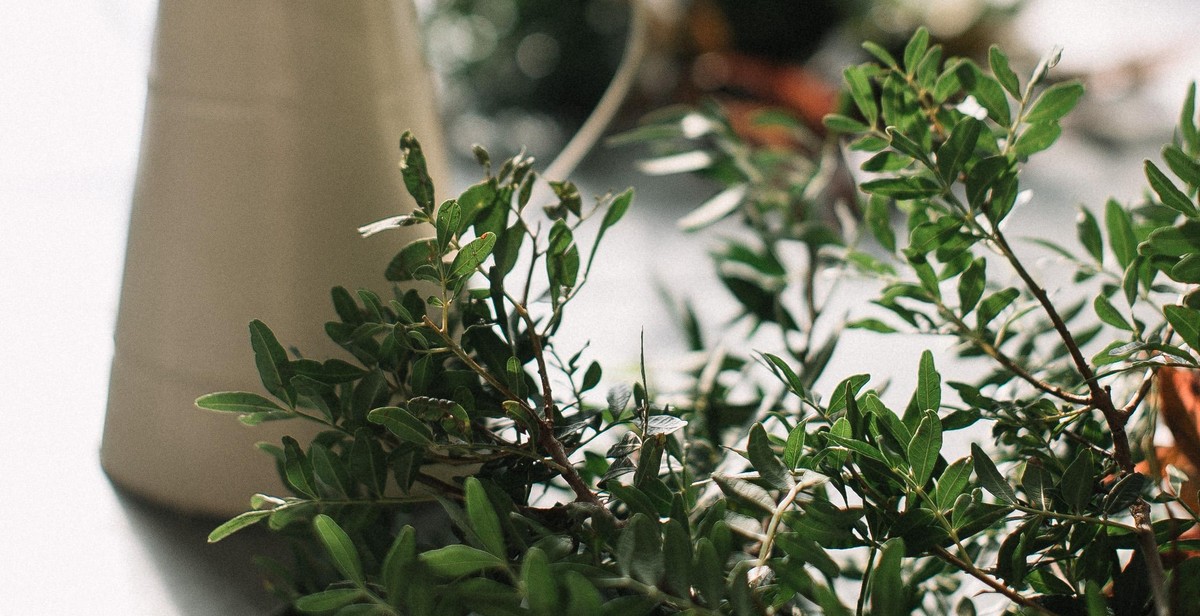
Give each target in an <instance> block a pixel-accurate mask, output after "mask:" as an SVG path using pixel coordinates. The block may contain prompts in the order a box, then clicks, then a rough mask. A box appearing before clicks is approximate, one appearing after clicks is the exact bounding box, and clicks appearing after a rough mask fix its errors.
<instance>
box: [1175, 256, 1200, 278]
mask: <svg viewBox="0 0 1200 616" xmlns="http://www.w3.org/2000/svg"><path fill="white" fill-rule="evenodd" d="M1167 275H1168V276H1170V277H1171V279H1172V280H1175V281H1178V282H1185V283H1188V284H1200V254H1197V253H1193V254H1190V255H1187V256H1185V257H1183V258H1182V259H1180V260H1179V262H1178V263H1176V264H1175V265H1172V266H1171V271H1169V272H1167Z"/></svg>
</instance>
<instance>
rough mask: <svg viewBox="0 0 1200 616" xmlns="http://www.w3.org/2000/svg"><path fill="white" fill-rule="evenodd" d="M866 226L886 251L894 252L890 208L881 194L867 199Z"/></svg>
mask: <svg viewBox="0 0 1200 616" xmlns="http://www.w3.org/2000/svg"><path fill="white" fill-rule="evenodd" d="M866 218H867V226H868V227H870V229H871V234H872V235H874V236H875V239H876V240H878V241H879V245H880V246H883V247H884V248H886V249H887V251H888V252H896V233H895V231H893V230H892V215H891V208H890V206H889V205H888V201H887V199H885V198H884V197H883V196H881V195H871V197H870V198H869V199H868V200H867V214H866Z"/></svg>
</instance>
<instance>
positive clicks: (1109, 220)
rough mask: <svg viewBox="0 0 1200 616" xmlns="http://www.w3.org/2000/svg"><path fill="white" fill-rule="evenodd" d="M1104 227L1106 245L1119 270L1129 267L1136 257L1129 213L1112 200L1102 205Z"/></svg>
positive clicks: (1135, 244)
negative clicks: (1119, 266)
mask: <svg viewBox="0 0 1200 616" xmlns="http://www.w3.org/2000/svg"><path fill="white" fill-rule="evenodd" d="M1104 226H1105V227H1107V229H1108V245H1109V246H1111V247H1112V251H1113V254H1114V255H1116V257H1117V263H1119V264H1120V265H1121V269H1125V268H1126V267H1128V266H1129V263H1130V262H1131V261H1133V258H1134V257H1135V256H1137V238H1136V237H1135V236H1134V234H1133V222H1132V220H1130V217H1129V212H1127V211H1125V208H1123V207H1121V204H1120V203H1117V202H1116V201H1115V200H1113V199H1109V200H1108V203H1106V204H1105V205H1104Z"/></svg>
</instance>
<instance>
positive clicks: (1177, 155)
mask: <svg viewBox="0 0 1200 616" xmlns="http://www.w3.org/2000/svg"><path fill="white" fill-rule="evenodd" d="M1162 155H1163V160H1165V161H1167V166H1168V167H1170V168H1171V172H1172V173H1174V174H1175V177H1177V178H1179V179H1181V180H1183V182H1184V183H1185V184H1187V185H1188V186H1191V187H1193V188H1195V187H1198V186H1200V162H1196V159H1194V158H1192V157H1191V156H1188V155H1187V154H1185V153H1184V151H1183V150H1180V149H1179V148H1178V147H1176V146H1173V145H1168V146H1167V147H1165V148H1163V151H1162Z"/></svg>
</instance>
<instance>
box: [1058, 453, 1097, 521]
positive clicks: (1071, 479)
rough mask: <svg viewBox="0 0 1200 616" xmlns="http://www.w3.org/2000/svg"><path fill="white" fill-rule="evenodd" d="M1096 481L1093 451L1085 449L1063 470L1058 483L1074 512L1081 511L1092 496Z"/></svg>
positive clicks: (1064, 498) (1061, 493)
mask: <svg viewBox="0 0 1200 616" xmlns="http://www.w3.org/2000/svg"><path fill="white" fill-rule="evenodd" d="M1095 481H1096V470H1095V465H1094V464H1093V462H1092V452H1090V451H1088V450H1086V449H1085V450H1083V451H1081V452H1080V453H1079V455H1078V456H1077V457H1076V458H1075V461H1073V462H1071V464H1070V465H1068V466H1067V470H1065V471H1063V476H1062V479H1061V480H1059V483H1058V493H1059V494H1060V495H1061V496H1062V498H1063V501H1065V502H1066V503H1067V506H1068V507H1069V508H1070V509H1071V511H1073V512H1076V513H1078V512H1081V511H1083V510H1084V508H1085V507H1087V504H1088V502H1089V501H1090V500H1091V498H1092V493H1093V491H1094V484H1095Z"/></svg>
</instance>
